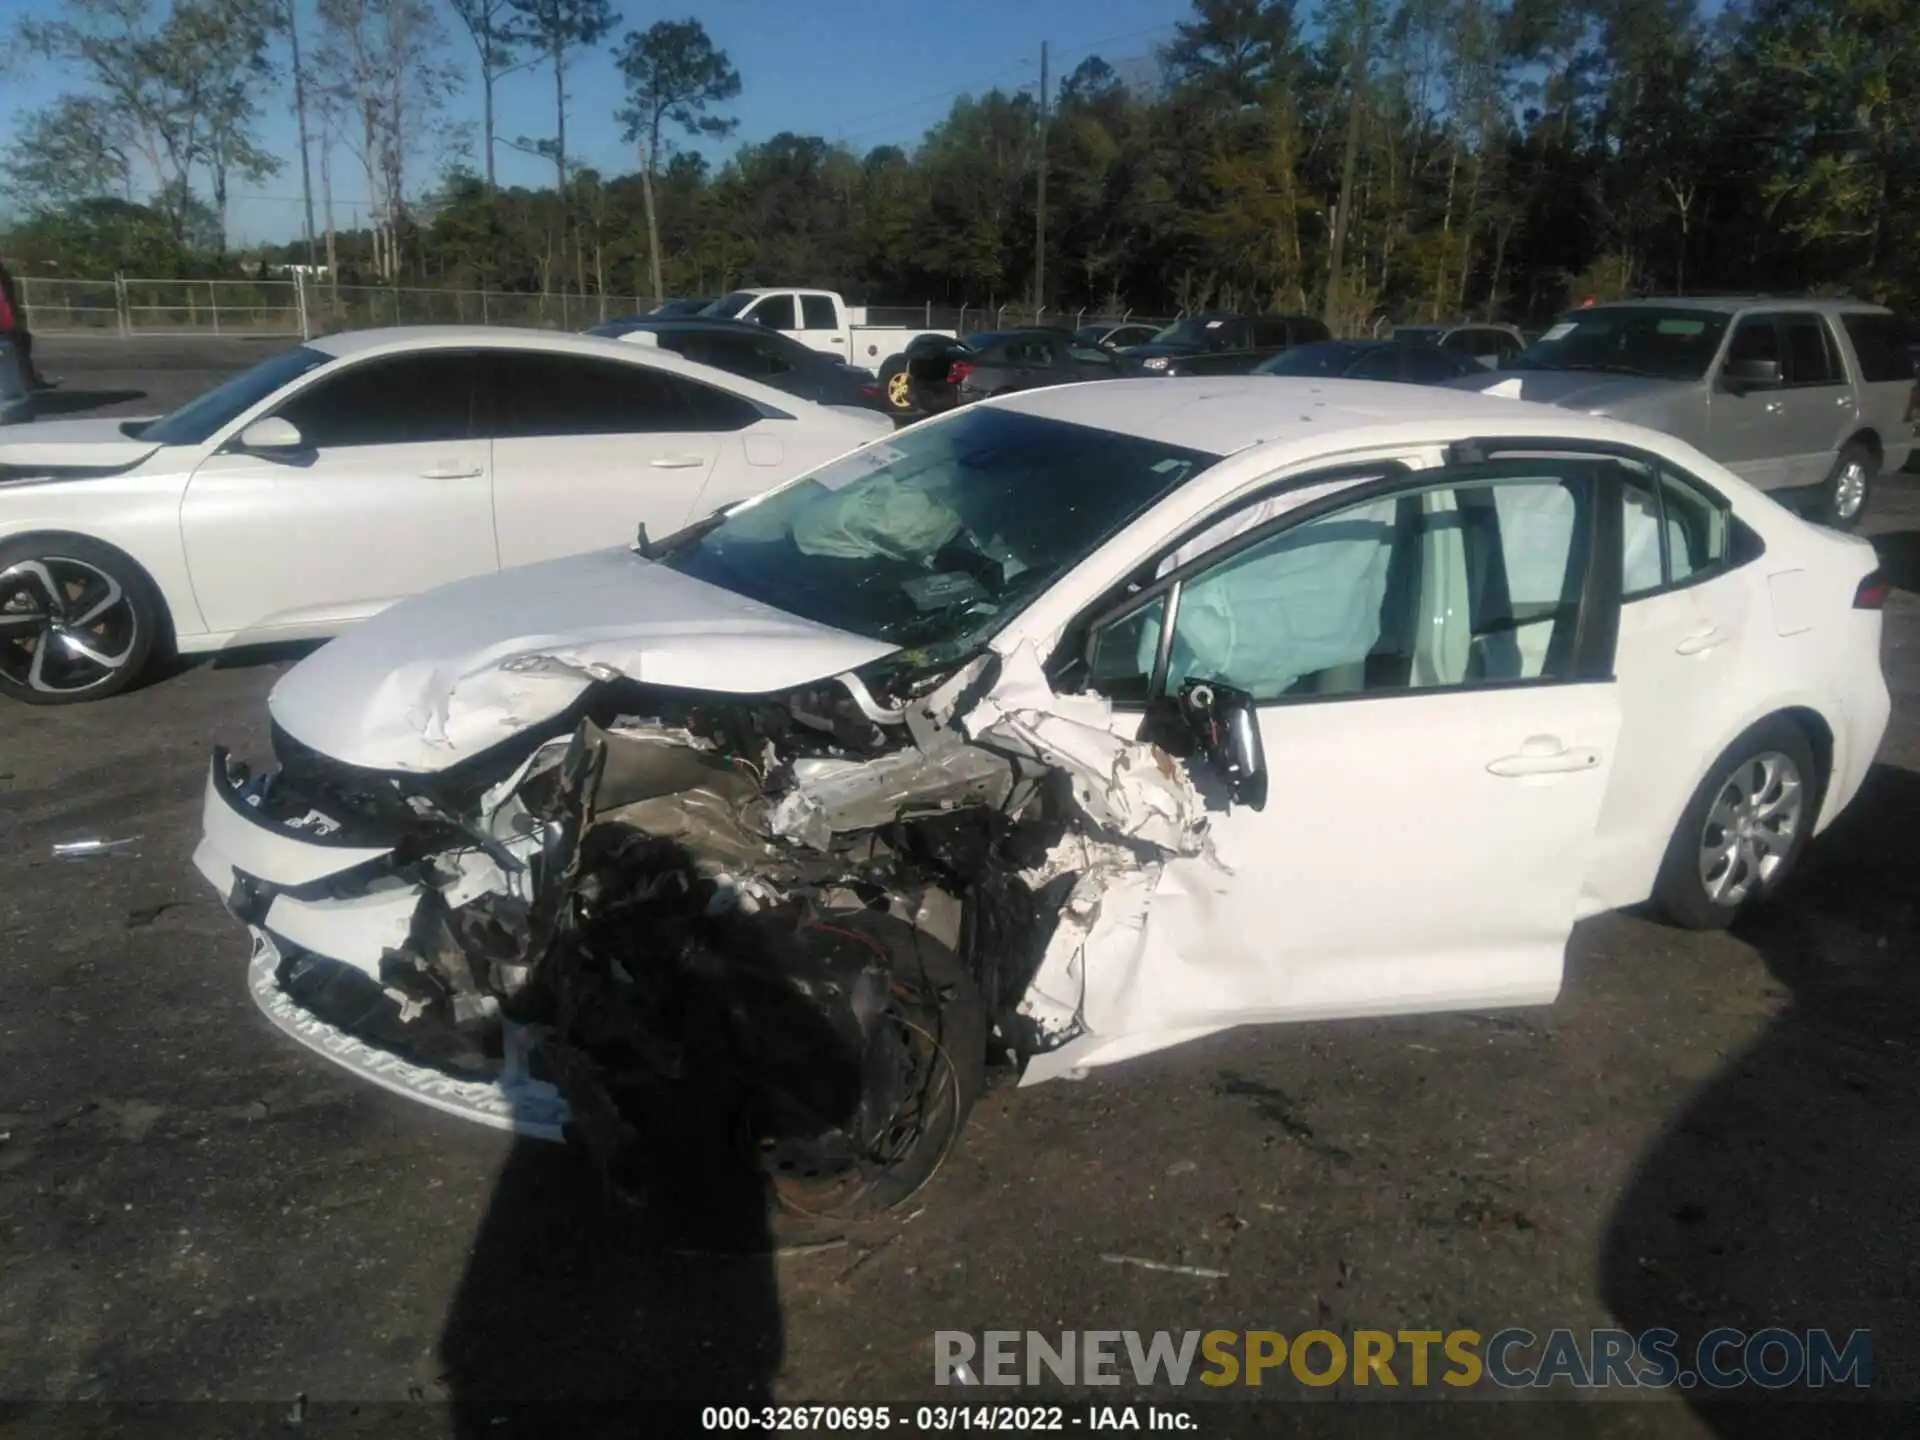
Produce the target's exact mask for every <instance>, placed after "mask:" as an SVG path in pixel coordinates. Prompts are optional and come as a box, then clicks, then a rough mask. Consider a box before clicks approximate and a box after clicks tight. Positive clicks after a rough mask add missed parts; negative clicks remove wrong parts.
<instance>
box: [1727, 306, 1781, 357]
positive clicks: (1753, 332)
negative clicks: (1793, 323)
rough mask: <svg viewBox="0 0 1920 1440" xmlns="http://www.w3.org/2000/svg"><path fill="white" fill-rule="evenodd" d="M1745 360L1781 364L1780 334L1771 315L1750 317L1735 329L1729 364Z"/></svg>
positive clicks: (1729, 350) (1728, 351) (1728, 355)
mask: <svg viewBox="0 0 1920 1440" xmlns="http://www.w3.org/2000/svg"><path fill="white" fill-rule="evenodd" d="M1743 360H1770V361H1772V362H1773V363H1774V364H1776V365H1778V364H1779V363H1780V332H1779V330H1778V329H1777V328H1776V327H1775V326H1774V323H1773V316H1771V315H1749V316H1747V318H1746V319H1744V320H1742V321H1741V322H1740V323H1739V324H1738V325H1736V326H1734V327H1733V340H1732V342H1731V343H1730V344H1729V345H1728V347H1727V363H1728V364H1729V365H1737V364H1739V363H1740V362H1741V361H1743Z"/></svg>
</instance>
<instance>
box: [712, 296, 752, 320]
mask: <svg viewBox="0 0 1920 1440" xmlns="http://www.w3.org/2000/svg"><path fill="white" fill-rule="evenodd" d="M759 298H760V297H759V296H758V295H755V294H754V293H753V292H752V291H750V290H736V291H734V292H733V293H732V294H731V295H727V296H724V297H723V298H721V299H719V300H716V301H714V302H713V303H712V304H711V305H709V306H707V307H706V309H704V310H702V311H701V312H700V313H701V314H702V315H718V316H721V317H723V318H725V319H728V320H731V319H732V318H733V317H734V316H736V315H738V314H739V313H740V312H741V311H742V310H744V309H746V308H747V306H749V305H751V304H752V303H753V302H754V301H756V300H758V299H759Z"/></svg>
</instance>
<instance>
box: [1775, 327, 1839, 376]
mask: <svg viewBox="0 0 1920 1440" xmlns="http://www.w3.org/2000/svg"><path fill="white" fill-rule="evenodd" d="M1780 328H1781V330H1782V331H1784V332H1785V334H1786V338H1787V366H1786V376H1785V379H1786V383H1787V384H1788V385H1797V386H1808V385H1841V384H1844V383H1846V376H1845V375H1844V374H1843V373H1842V372H1841V370H1840V364H1839V361H1838V359H1837V358H1836V357H1835V355H1834V353H1833V341H1832V340H1831V339H1829V338H1828V336H1827V326H1826V322H1825V321H1823V320H1822V319H1821V318H1820V317H1819V316H1818V315H1787V316H1784V317H1782V319H1781V321H1780Z"/></svg>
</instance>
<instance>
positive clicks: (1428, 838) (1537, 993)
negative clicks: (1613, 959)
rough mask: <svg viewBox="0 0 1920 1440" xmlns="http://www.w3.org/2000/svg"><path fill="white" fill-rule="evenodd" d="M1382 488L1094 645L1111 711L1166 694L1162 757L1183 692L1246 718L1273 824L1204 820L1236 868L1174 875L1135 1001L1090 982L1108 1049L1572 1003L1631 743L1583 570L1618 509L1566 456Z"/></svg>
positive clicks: (1173, 868)
mask: <svg viewBox="0 0 1920 1440" xmlns="http://www.w3.org/2000/svg"><path fill="white" fill-rule="evenodd" d="M1369 491H1370V493H1369V494H1368V496H1367V498H1365V499H1362V500H1358V501H1349V502H1348V503H1346V504H1344V505H1340V504H1338V503H1337V502H1335V503H1334V508H1331V509H1327V508H1325V507H1324V506H1320V507H1313V510H1310V511H1309V512H1308V513H1307V515H1306V517H1305V518H1296V517H1293V516H1289V517H1284V518H1283V519H1282V520H1280V521H1278V522H1272V523H1269V524H1268V525H1266V526H1263V527H1258V528H1255V529H1253V530H1251V531H1249V532H1248V533H1247V534H1246V535H1245V536H1242V537H1240V538H1239V539H1237V540H1234V541H1232V542H1229V544H1228V545H1225V546H1222V547H1221V548H1220V549H1219V550H1217V551H1215V552H1214V553H1213V556H1209V557H1203V558H1202V559H1201V560H1199V561H1196V562H1191V563H1190V564H1189V565H1187V566H1185V567H1183V568H1182V570H1180V571H1176V572H1174V573H1173V575H1172V576H1170V577H1168V579H1167V580H1164V581H1162V582H1160V583H1159V585H1158V586H1157V587H1156V588H1155V589H1153V590H1149V591H1147V592H1145V593H1144V595H1143V598H1142V601H1141V602H1140V603H1139V604H1138V605H1136V606H1134V607H1133V608H1131V609H1130V610H1129V611H1128V612H1127V613H1124V614H1121V615H1119V616H1117V617H1116V618H1114V619H1113V620H1111V621H1110V622H1107V623H1105V624H1103V626H1102V627H1101V629H1100V630H1098V631H1097V632H1096V633H1095V635H1094V636H1093V637H1092V639H1091V641H1090V644H1089V650H1088V655H1089V660H1090V667H1091V673H1092V674H1093V676H1094V677H1095V678H1094V681H1093V683H1094V685H1095V688H1097V689H1101V690H1103V691H1104V692H1106V693H1109V694H1110V695H1112V696H1114V697H1116V699H1120V698H1124V697H1128V696H1132V697H1137V696H1139V695H1140V694H1141V693H1142V692H1143V690H1144V691H1146V692H1147V693H1149V694H1150V695H1154V696H1157V697H1159V699H1158V700H1157V702H1155V705H1154V706H1153V707H1151V708H1150V709H1149V712H1148V713H1149V718H1148V720H1147V722H1146V726H1147V733H1149V734H1153V733H1155V731H1156V729H1158V731H1159V733H1163V734H1164V733H1168V731H1167V729H1166V722H1165V721H1164V719H1162V720H1159V721H1156V719H1155V718H1153V717H1154V714H1155V709H1156V708H1157V709H1158V710H1159V711H1160V714H1161V715H1163V716H1164V714H1165V713H1166V709H1167V706H1168V704H1169V701H1170V698H1171V697H1174V696H1177V695H1179V694H1180V693H1181V691H1182V690H1183V689H1184V688H1186V687H1187V686H1188V685H1189V684H1190V683H1191V682H1206V683H1210V684H1214V685H1226V686H1231V687H1234V688H1235V689H1238V690H1241V691H1244V692H1246V693H1247V694H1249V695H1251V696H1252V697H1253V703H1254V705H1255V707H1256V715H1257V719H1258V724H1259V731H1260V736H1261V741H1262V744H1263V747H1264V751H1265V761H1266V771H1267V776H1268V790H1267V794H1266V797H1265V800H1264V804H1262V805H1261V806H1260V808H1258V809H1255V808H1252V807H1251V806H1250V805H1248V804H1244V803H1240V802H1237V801H1236V802H1235V803H1233V804H1231V806H1230V807H1228V808H1226V809H1224V811H1219V810H1217V811H1216V813H1215V814H1214V816H1213V819H1212V831H1213V834H1214V838H1215V844H1216V848H1217V851H1218V854H1219V857H1220V859H1221V860H1222V861H1223V862H1224V865H1225V867H1226V871H1225V872H1224V873H1220V872H1214V871H1212V869H1211V867H1210V866H1209V865H1208V864H1207V863H1206V862H1204V861H1198V860H1196V861H1176V862H1173V864H1172V865H1170V866H1169V867H1168V871H1167V879H1168V882H1169V883H1168V884H1166V885H1165V886H1163V893H1161V894H1158V895H1156V896H1155V898H1154V900H1153V902H1152V904H1151V905H1150V906H1149V909H1148V912H1147V926H1146V946H1145V950H1144V952H1143V954H1142V963H1141V964H1140V966H1139V967H1138V971H1137V972H1136V976H1135V980H1136V983H1131V984H1128V985H1126V986H1124V987H1114V986H1108V985H1104V984H1103V983H1102V977H1100V976H1099V975H1097V974H1096V972H1095V967H1094V962H1093V960H1092V959H1091V958H1090V959H1089V963H1088V967H1087V990H1086V1007H1085V1012H1084V1013H1085V1020H1086V1023H1087V1025H1088V1027H1089V1028H1090V1029H1091V1030H1093V1031H1094V1032H1095V1033H1096V1034H1098V1035H1101V1036H1115V1037H1118V1036H1121V1035H1127V1034H1137V1033H1141V1032H1144V1031H1160V1032H1163V1033H1164V1032H1167V1031H1177V1030H1193V1029H1204V1028H1207V1027H1218V1026H1221V1025H1233V1024H1240V1023H1247V1022H1256V1021H1268V1020H1291V1019H1306V1018H1313V1017H1324V1016H1340V1015H1364V1014H1380V1013H1388V1012H1394V1011H1414V1010H1429V1009H1445V1008H1458V1007H1465V1006H1480V1005H1503V1004H1536V1003H1544V1002H1546V1001H1548V1000H1551V999H1552V998H1553V997H1554V995H1555V994H1556V993H1557V992H1558V990H1559V987H1560V979H1561V969H1562V965H1563V961H1564V955H1565V947H1566V940H1567V935H1568V932H1569V930H1570V929H1571V927H1572V925H1573V922H1574V919H1575V914H1576V909H1577V906H1578V903H1579V897H1580V893H1581V888H1582V883H1583V880H1584V877H1585V869H1586V864H1587V858H1588V852H1589V847H1590V845H1591V843H1592V840H1593V834H1594V825H1595V821H1596V819H1597V818H1598V816H1599V813H1600V807H1601V803H1602V800H1603V797H1604V795H1605V793H1606V788H1607V777H1608V773H1609V770H1610V767H1611V765H1612V762H1613V755H1614V747H1615V741H1616V737H1617V734H1618V731H1619V726H1620V714H1619V708H1618V701H1617V698H1616V694H1615V690H1614V686H1613V684H1612V683H1611V679H1610V668H1611V635H1612V632H1611V629H1610V625H1611V622H1612V620H1613V618H1614V616H1615V615H1616V614H1617V606H1618V600H1617V590H1610V589H1609V588H1608V583H1607V577H1606V575H1605V573H1604V569H1603V568H1602V567H1599V566H1596V565H1595V564H1594V563H1592V554H1593V544H1594V541H1593V537H1594V534H1595V523H1596V517H1597V515H1598V513H1599V511H1600V509H1601V507H1602V505H1603V504H1606V503H1616V504H1617V500H1611V499H1610V496H1609V493H1608V492H1607V491H1606V489H1605V482H1604V481H1603V480H1602V479H1601V478H1600V477H1599V474H1598V467H1596V466H1595V464H1594V463H1593V462H1589V461H1579V460H1572V459H1568V460H1556V459H1544V460H1530V461H1525V462H1517V461H1516V462H1502V463H1500V464H1497V465H1491V466H1478V467H1463V468H1460V469H1455V470H1446V471H1440V472H1432V471H1429V472H1425V473H1424V474H1421V475H1417V476H1410V477H1406V478H1404V479H1403V480H1401V481H1396V482H1391V483H1388V484H1383V485H1379V486H1371V487H1369ZM1314 510H1317V511H1318V513H1313V511H1314ZM1215 557H1217V558H1215ZM1169 609H1171V611H1172V612H1173V616H1174V618H1173V623H1172V634H1171V637H1170V639H1169V640H1168V641H1167V643H1165V644H1164V645H1163V644H1161V633H1162V630H1163V623H1162V622H1163V619H1164V617H1165V615H1166V614H1167V612H1168V611H1169ZM1206 763H1207V762H1206V761H1204V760H1203V759H1195V760H1193V761H1192V762H1191V764H1192V765H1194V766H1196V767H1204V766H1205V765H1206Z"/></svg>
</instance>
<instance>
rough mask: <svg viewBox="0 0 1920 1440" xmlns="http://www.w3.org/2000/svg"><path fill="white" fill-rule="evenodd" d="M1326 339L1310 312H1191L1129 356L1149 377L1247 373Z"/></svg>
mask: <svg viewBox="0 0 1920 1440" xmlns="http://www.w3.org/2000/svg"><path fill="white" fill-rule="evenodd" d="M1329 338H1331V332H1330V331H1328V329H1327V327H1326V326H1325V325H1324V324H1322V323H1321V322H1320V321H1318V320H1316V319H1314V318H1313V317H1312V316H1311V315H1255V316H1246V315H1194V316H1190V317H1188V318H1187V319H1185V320H1176V321H1174V323H1173V324H1171V325H1169V326H1167V328H1166V329H1164V330H1162V331H1161V332H1160V333H1159V334H1158V335H1156V336H1154V337H1153V339H1152V340H1150V341H1148V342H1147V343H1146V344H1145V345H1136V346H1134V347H1133V348H1132V349H1131V350H1129V351H1128V352H1127V354H1128V355H1129V356H1130V357H1131V358H1132V359H1133V360H1134V361H1135V362H1136V363H1137V364H1138V365H1139V366H1140V368H1141V370H1142V371H1144V372H1145V373H1147V374H1149V375H1247V374H1251V373H1252V371H1253V367H1254V366H1256V365H1258V364H1259V363H1260V362H1261V361H1262V360H1265V359H1266V358H1267V357H1268V356H1271V355H1278V354H1279V353H1280V352H1281V351H1282V350H1287V349H1291V348H1292V347H1293V346H1295V345H1305V344H1308V343H1310V342H1311V341H1314V340H1326V339H1329Z"/></svg>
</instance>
